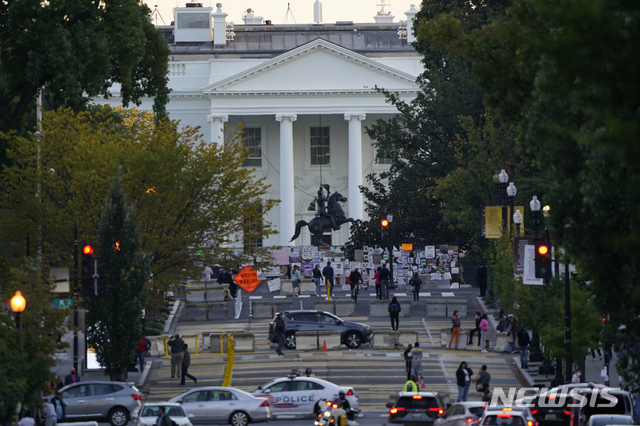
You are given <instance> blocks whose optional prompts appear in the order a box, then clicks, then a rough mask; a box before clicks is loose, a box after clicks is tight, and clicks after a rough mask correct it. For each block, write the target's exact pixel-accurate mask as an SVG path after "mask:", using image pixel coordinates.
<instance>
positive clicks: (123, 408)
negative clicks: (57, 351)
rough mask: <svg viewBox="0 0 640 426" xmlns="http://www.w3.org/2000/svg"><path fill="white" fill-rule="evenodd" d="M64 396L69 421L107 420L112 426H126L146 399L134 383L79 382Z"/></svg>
mask: <svg viewBox="0 0 640 426" xmlns="http://www.w3.org/2000/svg"><path fill="white" fill-rule="evenodd" d="M60 393H61V394H62V398H63V399H64V401H65V402H66V403H67V407H66V410H65V411H66V415H67V417H66V421H67V422H80V421H86V420H96V421H105V420H106V421H108V422H109V423H111V425H112V426H124V425H126V424H127V422H128V421H129V418H130V415H131V413H132V412H133V411H135V410H137V409H139V408H140V407H141V406H142V400H143V398H144V397H143V395H142V393H141V392H140V391H139V390H138V389H137V388H136V387H135V386H134V385H133V383H126V382H78V383H73V384H70V385H67V386H65V387H63V388H62V389H60Z"/></svg>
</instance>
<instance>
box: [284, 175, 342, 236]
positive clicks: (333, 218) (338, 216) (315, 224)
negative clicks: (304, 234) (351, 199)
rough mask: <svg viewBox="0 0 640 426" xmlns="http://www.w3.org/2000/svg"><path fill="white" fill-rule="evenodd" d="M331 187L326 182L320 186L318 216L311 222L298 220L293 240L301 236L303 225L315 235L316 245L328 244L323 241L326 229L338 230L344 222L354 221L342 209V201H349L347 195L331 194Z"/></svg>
mask: <svg viewBox="0 0 640 426" xmlns="http://www.w3.org/2000/svg"><path fill="white" fill-rule="evenodd" d="M325 189H326V191H327V194H326V195H325V193H324V190H325ZM329 189H330V187H329V185H328V184H326V183H325V184H323V185H321V186H320V188H319V189H318V196H317V197H316V204H317V210H316V217H314V218H313V219H311V221H309V223H307V222H306V221H304V220H300V221H298V223H296V233H295V234H294V235H293V237H291V241H293V240H295V239H296V238H298V237H299V236H300V230H301V229H302V227H304V226H308V227H309V232H311V234H313V235H314V236H315V239H316V245H328V244H326V243H324V242H322V234H324V232H325V231H328V230H330V229H333V230H334V231H337V230H339V229H340V226H341V225H342V224H343V223H347V222H351V223H353V221H354V220H353V219H352V218H350V217H345V215H344V210H342V207H341V206H340V203H345V202H347V197H345V196H343V195H342V194H340V193H339V192H334V193H333V194H331V192H330V191H329ZM329 194H331V195H329Z"/></svg>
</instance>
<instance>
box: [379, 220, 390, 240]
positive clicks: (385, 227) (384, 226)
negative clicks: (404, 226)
mask: <svg viewBox="0 0 640 426" xmlns="http://www.w3.org/2000/svg"><path fill="white" fill-rule="evenodd" d="M380 237H381V238H382V241H383V242H386V241H389V221H388V220H387V219H382V221H380Z"/></svg>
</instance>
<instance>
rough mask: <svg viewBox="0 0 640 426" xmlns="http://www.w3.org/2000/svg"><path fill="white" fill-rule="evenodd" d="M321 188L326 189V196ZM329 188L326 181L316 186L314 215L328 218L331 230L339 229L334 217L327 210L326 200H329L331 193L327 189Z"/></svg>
mask: <svg viewBox="0 0 640 426" xmlns="http://www.w3.org/2000/svg"><path fill="white" fill-rule="evenodd" d="M323 188H324V189H326V190H327V195H326V197H325V195H324V191H323ZM329 188H330V186H329V184H328V183H325V184H323V185H321V186H320V187H319V188H318V196H317V197H316V203H317V204H318V210H317V212H316V216H324V217H327V218H329V220H330V221H331V226H332V227H333V230H334V231H337V230H339V229H340V227H339V226H337V225H336V219H335V218H334V217H333V215H331V214H330V213H329V212H328V211H327V202H328V201H329V194H331V191H329Z"/></svg>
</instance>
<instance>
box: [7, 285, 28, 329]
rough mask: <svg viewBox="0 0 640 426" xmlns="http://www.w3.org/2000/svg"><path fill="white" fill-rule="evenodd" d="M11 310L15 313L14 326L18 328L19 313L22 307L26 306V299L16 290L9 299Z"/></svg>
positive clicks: (21, 311) (22, 309)
mask: <svg viewBox="0 0 640 426" xmlns="http://www.w3.org/2000/svg"><path fill="white" fill-rule="evenodd" d="M9 303H10V305H11V310H12V311H13V312H14V313H15V314H16V328H20V314H21V313H23V312H24V308H26V307H27V301H26V300H25V299H24V297H23V296H22V293H20V292H19V291H16V294H14V295H13V297H12V298H11V301H10V302H9Z"/></svg>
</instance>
